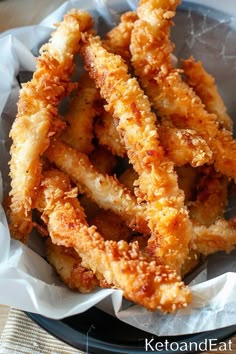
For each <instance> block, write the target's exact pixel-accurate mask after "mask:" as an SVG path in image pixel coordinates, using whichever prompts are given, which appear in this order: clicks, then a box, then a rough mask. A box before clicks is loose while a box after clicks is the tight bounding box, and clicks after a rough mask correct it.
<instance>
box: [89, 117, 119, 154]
mask: <svg viewBox="0 0 236 354" xmlns="http://www.w3.org/2000/svg"><path fill="white" fill-rule="evenodd" d="M94 132H95V135H96V137H97V139H98V141H99V144H100V145H103V146H105V147H106V148H107V149H109V150H110V151H111V152H112V154H114V155H117V156H120V157H124V156H126V150H125V146H124V143H123V142H122V141H121V137H120V136H119V133H118V132H117V130H116V125H115V120H114V118H113V116H112V115H111V114H110V113H109V112H106V111H104V112H103V113H102V114H101V115H100V116H99V118H98V119H97V121H96V123H95V125H94Z"/></svg>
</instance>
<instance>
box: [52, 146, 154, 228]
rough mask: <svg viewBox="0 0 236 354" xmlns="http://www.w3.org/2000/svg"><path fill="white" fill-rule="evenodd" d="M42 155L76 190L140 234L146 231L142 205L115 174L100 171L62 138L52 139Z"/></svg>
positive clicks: (85, 156)
mask: <svg viewBox="0 0 236 354" xmlns="http://www.w3.org/2000/svg"><path fill="white" fill-rule="evenodd" d="M45 156H46V157H47V158H48V159H49V161H50V162H52V163H54V164H55V165H56V166H57V167H58V168H59V169H60V170H62V171H63V172H65V173H67V174H68V175H69V176H70V178H71V179H72V181H74V182H75V183H77V184H78V185H79V189H81V187H82V190H83V191H84V193H85V194H86V195H87V196H88V197H89V198H90V199H91V200H93V201H95V202H96V203H97V204H98V205H99V207H100V208H103V209H105V210H109V209H110V210H112V211H113V212H114V213H116V214H118V215H120V216H121V218H122V219H123V220H124V221H125V222H126V224H127V225H128V226H129V227H130V228H131V229H134V230H137V231H138V232H141V233H148V232H149V228H148V226H147V221H146V220H145V215H143V208H142V206H139V205H138V204H137V202H136V198H135V197H134V195H133V194H132V193H131V192H130V191H128V190H127V189H126V188H125V187H124V186H123V185H122V184H121V183H119V181H118V180H117V179H116V178H115V177H113V176H109V175H107V174H104V173H102V172H99V171H98V170H97V169H96V168H95V167H94V166H93V165H92V164H91V162H90V160H89V158H88V156H87V155H85V154H83V153H81V152H79V151H77V150H75V149H73V148H72V147H70V146H68V145H66V144H65V143H63V142H62V141H58V140H54V141H53V142H52V143H51V145H50V147H49V148H48V150H47V151H46V153H45Z"/></svg>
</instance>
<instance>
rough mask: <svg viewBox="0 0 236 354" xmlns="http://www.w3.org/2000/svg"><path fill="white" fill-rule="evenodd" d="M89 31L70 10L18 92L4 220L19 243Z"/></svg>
mask: <svg viewBox="0 0 236 354" xmlns="http://www.w3.org/2000/svg"><path fill="white" fill-rule="evenodd" d="M91 26H92V19H91V17H90V15H89V14H88V13H86V12H82V11H79V10H78V11H76V10H72V11H71V12H70V13H68V14H67V15H65V17H64V21H62V22H61V23H59V24H58V27H57V30H56V31H55V32H54V33H53V34H52V36H51V40H50V42H49V43H47V44H45V45H43V46H42V48H41V50H40V53H41V56H40V57H39V58H38V60H37V68H36V71H35V73H34V75H33V78H32V80H31V81H30V82H28V83H26V84H24V85H23V87H22V90H21V91H20V98H19V102H18V114H17V117H16V119H15V121H14V123H13V126H12V129H11V132H10V136H11V138H12V139H13V144H12V147H11V151H10V152H11V161H10V177H11V191H10V196H11V205H10V214H9V219H10V228H11V232H12V235H13V237H15V238H17V239H19V240H21V241H23V242H27V239H28V235H29V233H30V231H31V229H32V220H31V209H32V208H33V207H34V204H33V203H34V200H35V198H36V195H37V188H38V186H39V183H40V177H41V156H42V154H43V152H44V151H45V150H46V148H47V147H48V145H49V142H50V137H51V136H52V135H53V134H55V132H56V131H58V130H61V129H62V127H64V124H60V123H59V124H58V123H57V122H56V120H55V118H56V117H57V116H58V107H57V106H58V103H59V102H60V100H61V99H62V98H63V97H64V96H65V95H67V94H68V93H69V92H70V91H71V89H72V88H73V87H74V84H72V83H71V81H70V75H71V73H72V71H73V69H74V62H73V58H74V55H75V54H76V53H77V52H78V50H79V45H80V44H79V42H80V39H81V32H80V31H84V30H86V29H89V28H90V27H91Z"/></svg>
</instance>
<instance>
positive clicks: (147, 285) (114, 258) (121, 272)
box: [36, 170, 191, 312]
mask: <svg viewBox="0 0 236 354" xmlns="http://www.w3.org/2000/svg"><path fill="white" fill-rule="evenodd" d="M76 195H77V192H76V191H75V190H73V189H71V187H70V182H69V179H68V177H67V176H66V175H64V174H63V173H61V172H58V171H55V170H54V171H49V172H46V173H45V174H44V178H43V180H42V182H41V186H40V190H39V193H38V198H37V203H36V207H37V208H38V209H39V211H41V212H42V219H43V220H44V222H45V223H46V224H47V227H48V230H49V234H50V237H51V239H52V242H53V243H55V244H58V245H64V246H66V247H73V248H75V250H76V251H77V252H78V253H79V255H80V257H81V258H82V265H83V266H84V267H86V268H88V269H91V270H92V271H93V272H94V274H96V276H97V278H98V279H101V281H103V280H104V279H105V281H106V282H107V283H108V284H110V286H115V287H116V288H118V289H121V290H122V291H123V294H124V296H125V297H126V298H127V299H129V300H131V301H134V302H136V303H138V304H140V305H142V306H145V307H146V308H147V309H149V310H157V309H160V310H161V311H163V312H167V311H170V312H173V311H174V310H176V309H177V308H181V307H185V306H187V304H188V303H189V302H190V301H191V294H190V291H189V289H188V288H187V287H186V286H184V284H183V282H182V281H181V280H180V278H179V277H178V276H177V275H176V273H175V272H174V271H172V270H171V269H170V268H169V267H168V266H165V265H159V264H157V262H156V261H151V262H149V259H148V258H146V257H145V256H144V255H143V254H141V253H140V251H139V247H138V243H137V242H134V243H131V244H127V243H126V242H125V241H120V242H115V241H104V239H103V237H102V236H101V235H100V234H99V233H98V232H97V231H96V228H95V227H94V226H91V227H89V226H88V225H87V223H86V220H85V216H84V212H83V210H82V208H81V206H80V204H79V201H78V199H77V198H76Z"/></svg>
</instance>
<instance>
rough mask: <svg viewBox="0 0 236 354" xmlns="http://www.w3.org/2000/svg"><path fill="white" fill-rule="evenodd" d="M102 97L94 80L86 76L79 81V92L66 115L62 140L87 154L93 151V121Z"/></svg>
mask: <svg viewBox="0 0 236 354" xmlns="http://www.w3.org/2000/svg"><path fill="white" fill-rule="evenodd" d="M99 98H100V95H99V92H98V90H97V89H96V87H95V85H94V82H93V80H91V79H90V78H89V76H88V75H87V74H85V75H84V76H83V77H82V78H81V79H80V81H79V87H78V91H77V92H76V95H75V96H74V97H73V99H72V101H71V103H70V106H69V109H68V111H67V112H66V114H65V120H66V122H67V127H66V129H65V130H64V131H63V133H62V139H63V140H64V141H65V142H66V143H67V144H69V145H71V146H73V147H74V148H76V149H78V150H79V151H81V152H84V153H85V154H89V153H90V152H91V151H92V150H93V149H94V146H93V143H92V140H93V120H94V118H95V116H96V113H97V108H96V104H97V101H98V100H99Z"/></svg>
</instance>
